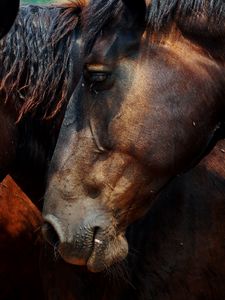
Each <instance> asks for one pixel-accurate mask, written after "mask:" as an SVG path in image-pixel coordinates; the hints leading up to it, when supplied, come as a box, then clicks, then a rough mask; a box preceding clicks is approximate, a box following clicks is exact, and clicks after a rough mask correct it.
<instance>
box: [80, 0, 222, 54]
mask: <svg viewBox="0 0 225 300" xmlns="http://www.w3.org/2000/svg"><path fill="white" fill-rule="evenodd" d="M123 10H124V4H123V2H122V0H91V1H90V3H89V6H88V7H87V9H86V11H85V14H84V24H85V28H86V29H85V31H86V39H85V51H86V52H89V51H90V49H91V47H92V45H93V43H94V41H95V39H96V36H97V35H98V33H99V32H100V31H101V30H102V28H103V27H104V26H105V24H107V23H108V22H110V20H112V19H116V18H118V16H119V15H121V14H122V12H123ZM93 16H94V17H93ZM173 21H175V22H177V23H178V24H183V26H184V27H185V29H186V30H187V29H188V28H189V30H190V31H196V30H197V31H198V30H201V31H202V32H203V33H204V32H205V34H207V33H211V34H212V35H217V36H218V35H219V36H221V37H222V36H223V37H224V35H225V2H224V0H152V1H151V3H150V4H149V5H148V7H147V11H146V17H145V24H146V30H148V31H150V32H153V31H159V30H161V29H162V27H166V26H168V25H170V24H171V23H172V22H173Z"/></svg>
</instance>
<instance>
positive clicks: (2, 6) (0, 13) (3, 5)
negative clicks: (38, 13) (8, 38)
mask: <svg viewBox="0 0 225 300" xmlns="http://www.w3.org/2000/svg"><path fill="white" fill-rule="evenodd" d="M18 10H19V0H11V1H9V0H0V38H1V37H2V36H3V35H5V34H6V33H7V32H8V31H9V29H10V28H11V26H12V24H13V22H14V21H15V18H16V16H17V13H18Z"/></svg>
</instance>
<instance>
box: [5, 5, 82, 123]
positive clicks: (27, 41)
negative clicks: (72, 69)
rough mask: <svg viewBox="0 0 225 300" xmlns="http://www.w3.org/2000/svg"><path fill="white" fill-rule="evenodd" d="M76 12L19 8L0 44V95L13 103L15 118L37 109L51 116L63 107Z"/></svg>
mask: <svg viewBox="0 0 225 300" xmlns="http://www.w3.org/2000/svg"><path fill="white" fill-rule="evenodd" d="M80 10H81V9H80V7H79V6H77V5H75V4H74V5H73V7H72V6H68V7H66V6H65V7H63V6H61V7H57V6H42V7H41V6H25V7H22V8H21V9H20V12H19V15H18V17H17V20H16V22H15V24H14V26H13V28H12V29H11V31H10V33H9V34H8V35H7V37H6V38H4V39H3V40H2V41H1V42H0V49H1V52H0V65H1V68H0V96H1V99H2V98H3V99H5V101H11V102H13V105H14V106H16V108H17V110H18V118H19V119H20V118H21V117H22V116H23V115H24V114H25V113H27V112H36V110H37V108H40V110H41V114H42V117H45V118H47V117H52V116H53V115H55V114H56V113H57V112H58V111H59V110H60V108H61V106H62V105H63V103H64V100H65V97H66V94H67V91H68V79H69V64H70V54H71V49H72V46H73V34H72V32H73V30H74V29H75V28H76V26H77V24H78V21H79V18H78V15H79V13H80ZM39 113H40V112H39Z"/></svg>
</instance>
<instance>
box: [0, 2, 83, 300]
mask: <svg viewBox="0 0 225 300" xmlns="http://www.w3.org/2000/svg"><path fill="white" fill-rule="evenodd" d="M5 4H6V2H5V1H2V2H1V3H0V8H1V11H0V16H1V18H0V19H1V20H0V22H2V23H1V30H2V34H3V33H4V34H5V33H6V29H7V28H9V24H8V27H7V28H6V26H5V25H6V24H5V23H4V24H3V21H4V22H5V20H6V19H5V18H3V14H4V16H6V14H7V20H8V21H10V20H11V17H10V16H9V18H8V14H10V11H9V12H8V13H7V11H6V10H3V5H5ZM15 4H16V1H12V5H13V6H11V8H10V9H11V13H12V12H13V9H14V8H15V6H14V5H15ZM7 8H9V5H7ZM81 9H82V3H81V2H79V4H78V3H73V5H72V4H58V5H54V6H45V7H44V6H43V7H41V6H25V7H21V9H20V11H19V14H18V17H17V20H16V22H15V24H14V26H13V27H12V28H11V31H10V32H9V33H8V35H7V36H5V37H2V40H1V42H0V64H1V68H0V135H1V143H0V181H2V183H1V186H0V200H1V201H0V215H1V217H0V233H1V234H0V240H1V247H0V265H1V267H0V278H1V284H0V290H1V292H0V298H1V299H2V300H3V299H4V300H12V299H17V300H18V299H23V300H25V299H31V298H32V299H38V300H39V299H43V297H44V296H43V294H42V285H41V278H40V272H39V255H40V250H41V242H40V241H39V239H40V237H39V236H40V230H38V229H39V228H40V225H41V223H42V219H41V217H40V211H39V210H38V209H37V208H35V207H34V205H33V204H32V203H31V202H30V200H28V198H27V197H26V196H25V194H23V192H22V191H21V190H20V189H19V188H18V187H17V186H16V183H15V182H14V181H13V180H12V179H9V178H8V177H5V176H6V175H7V174H10V175H11V176H12V177H13V178H14V180H15V181H16V182H17V184H18V185H19V186H20V188H22V189H23V191H25V192H26V193H27V194H28V195H29V196H30V198H31V200H32V202H33V203H35V204H36V206H37V207H38V208H41V207H42V198H41V196H42V195H43V191H44V185H45V174H46V170H47V167H48V162H49V159H50V157H51V153H52V151H53V149H54V144H55V142H56V139H57V135H58V131H59V127H60V124H61V122H62V117H63V113H64V110H65V107H66V103H67V102H68V99H69V97H70V95H71V93H72V91H73V89H74V87H75V86H76V82H77V78H76V76H77V75H76V74H77V72H78V66H79V31H80V26H79V23H80V21H79V15H80V11H81ZM11 23H12V22H11ZM3 25H4V27H3ZM3 29H4V31H3ZM37 237H39V238H38V241H37Z"/></svg>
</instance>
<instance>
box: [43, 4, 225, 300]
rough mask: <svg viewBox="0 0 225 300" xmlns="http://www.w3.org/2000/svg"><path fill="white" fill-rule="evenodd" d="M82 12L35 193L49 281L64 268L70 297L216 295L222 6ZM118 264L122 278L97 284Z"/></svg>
mask: <svg viewBox="0 0 225 300" xmlns="http://www.w3.org/2000/svg"><path fill="white" fill-rule="evenodd" d="M83 20H84V30H83V32H82V36H81V39H82V41H83V44H84V48H83V53H84V56H83V58H82V61H83V75H82V77H81V80H80V82H79V85H78V86H77V89H76V91H75V92H74V95H73V96H72V97H71V100H70V102H69V104H68V106H67V110H66V115H65V118H64V121H63V124H62V127H61V131H60V135H59V139H58V141H57V145H56V149H55V152H54V155H53V159H52V161H51V166H50V171H49V179H48V185H47V191H46V194H45V201H44V211H43V215H44V220H45V224H44V225H43V228H42V231H43V235H44V237H45V239H46V240H47V242H48V243H49V244H50V245H52V246H53V247H54V251H56V250H57V251H58V255H60V257H61V258H59V263H58V266H59V267H57V266H56V267H55V268H56V271H57V268H58V271H59V270H61V269H62V268H63V269H64V270H65V272H62V271H59V273H58V275H56V279H55V280H56V281H57V282H60V283H57V284H55V286H59V285H60V284H61V285H64V286H66V285H67V283H66V282H64V283H61V281H63V280H62V278H61V277H60V275H61V274H64V276H63V277H64V278H67V280H68V281H69V282H70V283H68V285H70V288H71V291H72V292H71V293H72V294H73V296H74V299H78V300H79V299H101V300H102V299H136V300H137V299H138V300H141V299H154V300H159V299H173V300H174V299H200V298H201V299H210V300H211V299H223V298H224V297H225V290H224V285H223V278H224V276H225V271H224V270H225V268H224V261H225V260H224V259H225V254H224V253H225V252H224V242H223V235H224V233H225V223H224V220H223V218H224V213H225V207H224V192H225V185H224V172H223V167H222V166H220V164H223V162H224V152H225V151H224V141H223V140H222V139H223V138H224V136H225V134H224V133H225V131H224V109H225V107H224V104H225V103H224V96H225V90H224V83H225V82H224V81H225V76H224V75H225V43H224V41H225V39H224V35H225V6H224V3H223V1H210V2H206V1H202V0H195V1H191V0H188V1H184V0H173V1H161V0H153V1H144V0H143V1H132V2H131V1H127V0H108V1H106V0H97V1H96V0H95V1H90V4H89V5H88V7H87V9H86V10H85V11H84V14H83ZM221 140H222V141H223V143H222V145H220V141H221ZM217 147H218V148H217ZM220 147H222V148H220ZM214 150H215V151H216V150H218V152H219V154H220V156H219V158H218V156H217V152H214ZM133 249H134V251H137V254H136V255H134V258H133V257H132V250H133ZM214 254H215V255H214ZM126 258H127V260H126ZM62 259H63V260H64V261H65V262H66V264H64V263H63V261H62ZM123 263H125V265H126V263H127V266H126V267H125V270H126V271H127V272H128V273H129V277H128V279H127V281H126V280H125V281H124V282H123V283H121V286H122V287H121V288H120V286H119V284H118V281H117V280H112V282H110V280H109V283H108V284H107V283H106V280H105V279H104V278H105V277H104V276H105V272H106V273H107V272H109V273H113V269H114V268H117V267H119V266H120V265H123ZM69 264H71V266H70V265H69ZM95 273H97V274H95ZM124 277H126V276H124ZM68 278H69V279H68ZM72 278H73V279H74V280H73V279H72ZM75 279H76V280H75ZM65 281H66V280H65ZM76 281H77V285H76V284H75V282H76ZM82 281H83V282H84V283H83V285H82ZM72 282H74V286H73V284H72ZM103 282H104V284H103ZM85 283H86V285H88V287H89V288H88V289H87V288H85V287H84V286H85ZM101 287H102V288H101ZM68 293H69V292H68ZM68 297H69V296H68ZM70 299H73V298H72V297H71V298H70Z"/></svg>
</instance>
